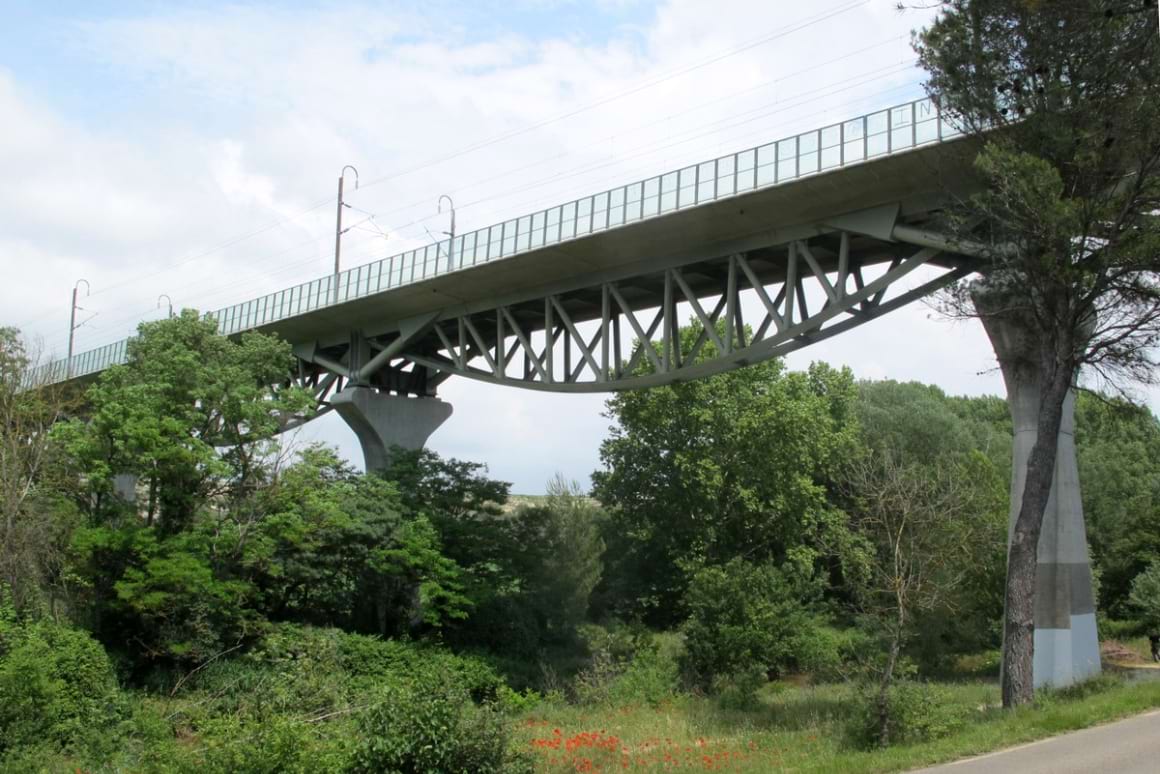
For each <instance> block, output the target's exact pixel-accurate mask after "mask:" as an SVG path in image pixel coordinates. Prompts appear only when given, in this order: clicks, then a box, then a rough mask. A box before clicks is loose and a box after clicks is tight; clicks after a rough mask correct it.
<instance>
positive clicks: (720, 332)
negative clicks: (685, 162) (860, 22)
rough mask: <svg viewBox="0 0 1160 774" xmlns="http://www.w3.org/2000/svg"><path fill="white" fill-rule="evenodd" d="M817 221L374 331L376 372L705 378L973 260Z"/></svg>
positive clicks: (581, 379)
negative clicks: (712, 254) (776, 240)
mask: <svg viewBox="0 0 1160 774" xmlns="http://www.w3.org/2000/svg"><path fill="white" fill-rule="evenodd" d="M819 231H820V233H818V235H816V236H813V237H810V238H808V239H796V240H790V241H787V242H784V243H782V244H778V245H770V246H766V247H763V248H760V249H754V250H749V251H746V252H735V253H729V254H726V255H723V256H720V257H716V258H712V259H708V260H701V261H697V262H695V263H690V264H686V265H683V266H677V267H669V268H664V269H660V270H658V271H654V272H651V273H647V274H642V275H639V276H634V277H630V278H627V279H618V280H613V281H603V282H595V283H592V284H588V285H583V286H580V287H576V288H574V289H571V290H568V291H566V292H558V293H543V294H540V295H532V296H531V297H526V298H522V299H519V300H517V301H514V302H512V303H508V304H503V305H497V306H495V307H491V308H486V309H479V310H474V311H471V312H463V313H458V314H448V315H441V316H437V317H433V318H432V319H431V320H428V321H425V322H424V323H423V324H421V325H419V326H417V327H416V328H414V329H413V330H412V331H410V332H409V333H408V334H407V335H405V336H404V335H400V336H398V337H396V338H395V339H394V340H393V341H392V342H390V343H387V344H381V343H375V344H372V348H373V347H374V346H380V347H381V350H380V351H381V352H382V353H383V354H382V356H381V357H380V358H379V360H381V361H382V368H381V369H379V370H378V371H375V372H374V373H373V374H371V375H370V378H369V383H370V384H371V385H372V386H378V387H380V389H390V388H391V385H392V384H393V385H395V386H396V390H397V391H400V392H405V393H407V394H411V391H409V390H398V389H397V386H398V384H399V383H400V378H403V379H406V378H410V379H412V380H414V378H415V377H416V376H417V375H422V376H423V377H424V381H425V383H426V382H427V381H429V382H430V383H432V384H438V383H439V382H441V381H442V380H444V379H446V378H448V377H449V376H463V377H467V378H471V379H476V380H480V381H484V382H490V383H493V384H501V385H505V386H512V387H521V388H525V389H533V390H544V391H550V392H607V391H615V390H625V389H637V388H643V387H654V386H659V385H665V384H672V383H675V382H681V381H687V380H691V379H699V378H704V377H707V376H711V375H714V374H718V373H722V372H725V371H729V370H732V369H735V368H741V367H743V366H746V365H750V364H753V363H759V362H761V361H764V360H768V359H770V358H773V357H778V356H781V355H784V354H786V353H788V352H792V351H794V350H796V349H800V348H802V347H804V346H807V345H809V344H812V343H814V342H816V341H820V340H823V339H825V338H828V337H830V336H833V335H836V334H838V333H841V332H843V331H846V330H849V329H851V328H853V327H856V326H858V325H861V324H863V323H865V322H867V321H868V320H870V319H873V318H875V317H878V316H880V315H882V314H885V313H887V312H890V311H892V310H894V309H897V308H899V307H901V306H903V305H905V304H907V303H910V302H911V301H914V300H916V299H918V298H921V297H923V296H925V295H928V294H930V293H931V292H933V291H935V290H936V289H938V288H939V287H942V286H945V285H947V284H949V283H951V282H953V281H955V280H956V279H958V278H960V277H963V276H965V275H966V274H968V273H970V272H971V271H973V270H974V267H975V261H974V259H972V258H971V257H969V256H967V255H963V254H961V253H959V252H951V251H950V250H951V249H952V248H951V247H950V245H949V243H946V242H945V241H943V240H939V239H938V238H937V237H930V236H929V235H924V234H922V233H921V232H918V231H916V230H914V229H906V228H902V229H895V230H894V231H892V232H891V234H890V236H891V239H897V234H896V233H895V232H897V231H902V232H904V233H905V234H906V236H907V237H908V238H909V240H910V243H908V242H903V241H891V239H885V238H883V235H882V234H881V233H880V234H879V235H878V236H877V237H875V236H870V235H867V234H863V233H855V232H852V231H848V230H841V229H820V230H819ZM915 245H921V247H919V248H918V249H917V250H916V247H915ZM924 266H925V267H932V268H934V269H935V270H936V271H937V275H936V276H935V277H934V278H932V279H928V280H927V281H925V282H923V283H921V284H920V285H918V286H917V287H912V288H902V283H901V281H902V280H903V279H904V278H905V277H906V276H907V275H909V274H911V273H912V272H913V271H915V270H916V269H918V268H920V267H924ZM875 272H877V274H876V275H875ZM746 296H749V297H752V298H754V299H755V300H756V301H755V304H754V305H756V306H758V307H759V308H760V309H761V311H762V319H760V321H755V322H757V325H756V326H752V325H749V324H747V323H746V321H745V319H744V314H743V307H744V306H745V304H743V298H745V297H746ZM811 298H812V299H813V304H814V309H813V310H811V309H810V300H811ZM710 300H712V303H711V305H709V301H710ZM819 302H820V303H819ZM682 304H684V305H687V307H688V308H689V309H690V310H691V312H692V322H693V324H694V326H695V327H696V339H695V342H694V344H693V346H692V347H691V348H690V349H689V350H688V351H683V350H682V347H681V346H680V343H679V342H680V338H679V335H680V328H681V327H682V321H681V320H680V319H678V306H679V305H682ZM707 306H708V307H709V308H707ZM582 328H588V332H587V333H586V332H585V331H584V330H582ZM626 342H627V347H626ZM709 345H711V346H709ZM707 346H708V347H709V349H707V350H706V347H707ZM628 349H630V350H631V351H627V350H628ZM351 351H353V345H352V350H351ZM702 353H707V354H708V356H707V357H703V358H702V357H701V355H702ZM626 354H627V357H626V356H625V355H626ZM364 362H365V359H364ZM335 365H337V364H335ZM344 365H345V364H344ZM350 372H351V373H354V369H351V371H350ZM383 374H389V375H391V377H392V378H391V379H384V378H383ZM414 394H423V393H421V392H418V391H415V392H414ZM426 394H433V389H432V391H431V392H428V393H426Z"/></svg>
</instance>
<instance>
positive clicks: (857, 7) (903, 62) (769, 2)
mask: <svg viewBox="0 0 1160 774" xmlns="http://www.w3.org/2000/svg"><path fill="white" fill-rule="evenodd" d="M931 13H932V11H924V10H907V11H904V12H900V11H898V10H897V9H896V1H895V0H818V2H812V3H802V2H799V1H798V0H792V1H791V0H714V1H713V2H707V1H706V0H663V1H661V2H645V0H507V1H506V2H498V1H495V2H493V1H492V0H475V1H473V2H452V1H451V0H425V1H424V2H376V3H365V4H363V3H353V2H329V3H316V2H300V1H294V2H278V3H241V2H239V3H219V2H213V1H212V0H211V1H208V2H197V3H192V2H190V3H186V2H147V1H145V0H124V1H122V2H96V1H94V0H88V1H86V2H79V1H78V2H66V1H63V0H60V1H57V2H30V1H29V2H25V1H23V0H0V18H3V19H4V20H5V21H4V24H3V25H0V170H3V175H0V310H2V311H0V324H3V325H15V326H18V327H19V328H21V329H22V331H23V332H24V333H25V335H26V336H27V337H28V338H29V339H30V340H31V341H33V342H34V343H35V344H36V345H37V346H38V347H39V349H40V351H41V352H43V353H44V355H45V356H51V355H56V356H62V355H63V354H64V352H65V349H66V346H67V336H68V317H69V302H70V294H71V292H72V289H73V287H74V284H75V283H76V282H77V281H78V280H79V279H82V278H83V279H85V280H87V282H88V285H89V289H90V291H91V292H90V293H89V294H88V295H86V294H85V291H84V286H83V285H82V286H81V288H82V289H81V293H80V295H81V298H80V306H81V307H82V308H83V309H82V311H80V312H78V321H83V325H82V326H81V327H80V328H78V330H77V332H76V337H77V343H76V350H77V351H78V352H81V351H84V350H87V349H91V348H93V347H96V346H100V345H102V344H106V343H109V342H112V341H116V340H118V339H121V338H124V337H125V336H127V335H130V334H132V332H133V330H134V328H135V326H136V325H137V323H139V322H140V321H142V320H150V319H158V318H160V317H162V316H163V315H165V314H166V313H167V306H168V301H167V300H166V299H171V300H172V302H173V304H174V305H175V307H178V308H182V307H191V308H196V309H199V310H201V311H207V310H215V309H219V308H221V307H224V306H227V305H229V304H232V303H236V302H239V301H245V300H247V299H249V298H252V297H256V296H259V295H261V294H264V293H267V292H271V291H274V290H279V289H281V288H284V287H289V286H291V285H294V284H297V283H299V282H302V281H305V280H308V279H312V278H315V277H318V276H322V275H324V274H326V273H329V272H330V271H331V268H332V266H333V249H334V221H333V218H334V203H335V202H334V197H335V193H336V192H335V186H336V182H337V177H338V175H339V172H340V170H341V169H342V168H343V166H344V165H346V164H350V165H353V166H354V167H355V168H356V169H357V171H358V175H359V187H358V189H357V190H352V189H351V184H350V181H351V177H349V176H348V178H347V180H348V182H347V187H346V201H347V202H348V203H350V204H351V205H352V210H350V211H348V214H347V216H346V224H347V225H351V224H353V225H354V228H353V229H352V230H351V231H350V232H349V233H348V234H347V235H346V236H345V237H344V242H343V248H342V255H343V266H344V268H346V267H351V266H354V265H357V264H359V263H366V262H369V261H372V260H378V259H380V258H383V257H386V256H388V255H393V254H396V253H399V252H402V251H403V250H407V249H411V248H414V247H416V246H418V245H421V244H425V243H429V242H430V241H432V239H433V237H432V236H431V235H432V234H439V233H440V232H442V231H444V230H446V229H447V228H448V224H447V221H446V218H447V215H446V213H443V214H440V213H439V212H438V207H437V202H438V199H439V197H440V196H441V195H442V194H447V195H450V196H451V197H452V198H453V199H454V201H455V204H456V212H457V230H458V231H459V232H460V233H466V232H467V231H469V230H473V229H475V228H478V227H481V226H486V225H490V224H491V223H494V222H497V221H500V220H503V219H504V218H507V217H512V216H515V215H522V214H526V213H528V212H530V211H532V210H534V209H543V208H545V207H547V206H551V205H554V204H558V203H560V202H563V201H567V200H570V199H574V198H576V197H578V196H580V195H584V194H591V193H594V192H597V191H601V190H604V189H606V188H609V187H611V186H613V185H616V184H623V183H626V182H631V181H634V180H637V179H640V178H643V177H646V176H650V175H653V174H657V173H660V172H665V171H669V170H671V169H675V168H677V167H679V166H683V165H685V164H688V163H694V162H697V161H702V160H705V159H708V158H712V157H714V156H717V155H721V154H723V153H726V152H733V151H737V150H742V149H745V148H749V147H752V146H755V145H758V144H762V143H765V142H768V141H770V140H773V139H778V138H780V137H783V136H786V135H790V134H793V133H795V132H798V131H803V130H807V129H811V128H816V127H820V126H824V125H827V124H830V123H834V122H836V121H839V120H842V119H844V118H849V117H853V116H856V115H860V114H862V113H867V112H870V111H873V110H878V109H881V108H885V107H888V106H891V105H894V104H898V103H902V102H905V101H907V100H910V99H914V98H917V97H920V96H922V87H921V83H922V72H921V71H920V70H919V69H917V68H916V66H915V58H914V53H913V51H912V49H911V47H910V35H911V31H912V30H913V29H916V28H920V27H922V25H923V24H925V23H926V22H927V21H928V20H929V18H930V14H931ZM162 294H164V297H162ZM813 360H824V361H826V362H829V363H831V364H834V365H846V366H849V367H850V368H851V369H852V370H853V371H854V374H855V375H856V376H857V377H858V378H862V379H883V378H891V379H898V380H919V381H923V382H927V383H933V384H937V385H939V386H941V387H942V388H944V389H945V390H946V391H947V392H949V393H952V394H970V395H977V394H1002V392H1003V389H1002V380H1001V378H1000V376H999V374H998V372H997V370H996V366H995V362H994V356H993V354H992V351H991V349H990V345H989V344H988V342H987V340H986V338H985V335H984V334H983V331H982V328H981V326H980V325H979V324H978V323H977V322H974V321H965V322H963V321H960V322H951V321H948V320H946V319H943V318H941V317H940V316H939V315H938V314H937V313H936V312H935V311H933V310H932V309H931V308H930V307H928V306H926V305H924V304H922V303H918V304H913V305H911V306H909V307H907V308H905V309H902V310H899V311H897V312H895V313H893V314H891V315H888V316H886V317H883V318H881V319H879V320H876V321H874V322H871V323H869V324H866V325H864V326H861V327H859V328H856V329H854V330H852V331H850V332H848V333H846V334H843V335H841V336H838V337H835V338H833V339H830V340H827V341H825V342H821V343H819V344H816V345H814V346H812V347H808V348H806V349H804V350H801V351H799V352H796V353H794V354H793V355H791V356H790V357H789V358H788V364H789V366H790V367H791V368H795V369H800V368H805V367H806V366H808V364H809V363H810V362H811V361H813ZM440 396H441V397H442V398H443V399H444V400H447V401H449V402H450V403H452V404H453V406H454V409H455V413H454V414H453V416H452V417H451V419H450V420H449V421H448V422H447V423H446V424H445V425H443V427H441V428H440V429H439V430H438V431H436V433H435V434H434V435H433V436H432V437H431V440H430V443H429V446H430V447H431V448H433V449H434V450H435V451H437V452H439V453H440V454H442V455H445V456H452V457H457V458H461V459H467V460H473V461H477V462H482V463H486V464H487V465H488V468H489V472H490V474H491V475H492V476H493V477H496V478H499V479H501V480H505V481H510V482H512V484H513V487H512V489H513V491H514V492H517V493H526V494H534V493H538V492H542V491H543V489H544V486H545V484H546V482H547V481H548V480H549V479H550V478H552V477H553V476H554V475H555V474H557V473H561V474H563V475H564V476H565V477H566V478H568V479H573V480H576V481H578V482H580V483H581V484H582V485H585V486H586V485H587V484H588V481H589V476H590V474H591V473H592V472H593V471H594V470H596V469H598V467H599V465H600V461H599V446H600V442H601V440H602V439H603V438H604V437H606V435H607V430H608V420H607V419H606V418H605V417H604V416H603V405H604V397H603V396H600V395H568V394H562V395H554V394H547V393H540V392H533V391H525V390H520V389H515V388H511V387H498V386H493V385H488V384H483V383H480V382H475V381H471V380H466V379H455V378H453V379H451V380H449V381H448V382H446V383H445V384H444V385H443V386H442V387H441V388H440ZM1149 397H1151V396H1150V395H1149ZM1150 402H1152V401H1150ZM316 441H317V442H325V443H330V444H335V445H337V446H338V447H339V448H340V450H341V451H342V453H343V454H344V455H346V456H347V457H348V458H350V459H351V460H352V461H353V462H356V463H358V464H361V453H360V451H359V448H358V444H357V441H356V440H355V437H354V435H353V433H351V432H350V431H349V430H348V429H347V428H346V427H345V425H343V424H342V421H341V419H339V418H338V417H337V416H334V415H333V414H331V415H327V416H325V417H323V418H321V419H319V420H318V421H316V422H312V423H310V424H308V425H307V426H306V427H305V428H303V429H302V430H301V431H299V432H298V433H297V435H296V437H295V439H294V442H295V443H300V444H301V443H310V442H316Z"/></svg>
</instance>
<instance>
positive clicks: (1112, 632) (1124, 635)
mask: <svg viewBox="0 0 1160 774" xmlns="http://www.w3.org/2000/svg"><path fill="white" fill-rule="evenodd" d="M1097 620H1098V622H1099V629H1100V639H1101V640H1120V641H1121V642H1122V641H1124V640H1130V639H1133V638H1135V637H1143V636H1145V635H1146V634H1148V627H1147V626H1146V625H1145V624H1144V623H1143V622H1142V621H1134V620H1127V621H1117V620H1116V619H1114V618H1105V617H1103V616H1102V615H1101V616H1097Z"/></svg>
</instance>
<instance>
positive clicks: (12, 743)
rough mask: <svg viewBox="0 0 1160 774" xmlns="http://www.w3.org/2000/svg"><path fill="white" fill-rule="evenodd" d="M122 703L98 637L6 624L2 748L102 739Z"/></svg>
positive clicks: (0, 662)
mask: <svg viewBox="0 0 1160 774" xmlns="http://www.w3.org/2000/svg"><path fill="white" fill-rule="evenodd" d="M123 711H124V704H123V702H122V698H121V694H120V690H119V688H118V686H117V681H116V677H115V676H114V673H113V666H112V663H111V662H110V661H109V657H108V655H107V654H106V653H105V651H104V649H103V648H102V647H101V646H100V644H99V643H98V642H96V640H94V639H93V638H91V637H90V636H89V635H87V634H85V633H84V632H81V631H77V630H75V629H69V628H67V627H64V626H60V625H57V624H53V623H47V622H45V623H38V624H33V625H31V626H27V627H5V629H4V631H3V634H2V639H0V753H4V752H7V751H8V750H11V749H14V748H17V747H21V746H24V745H32V744H36V745H49V746H57V747H65V746H70V745H72V744H76V743H77V742H78V741H79V740H80V739H81V738H82V737H83V738H85V739H86V740H92V741H100V736H101V733H102V731H103V730H104V729H107V728H108V727H109V726H111V725H113V724H115V723H116V722H117V721H118V720H119V719H120V718H121V717H122V716H123Z"/></svg>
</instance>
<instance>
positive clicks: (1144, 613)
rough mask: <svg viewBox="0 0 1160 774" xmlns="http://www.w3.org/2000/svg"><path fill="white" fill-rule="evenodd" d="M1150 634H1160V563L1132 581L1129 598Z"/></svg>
mask: <svg viewBox="0 0 1160 774" xmlns="http://www.w3.org/2000/svg"><path fill="white" fill-rule="evenodd" d="M1128 599H1129V602H1130V603H1131V605H1132V607H1134V608H1135V609H1136V613H1137V615H1139V616H1140V621H1141V622H1142V623H1143V624H1144V626H1145V627H1146V628H1147V630H1148V633H1149V634H1160V561H1154V562H1152V564H1150V565H1148V568H1147V569H1146V570H1144V571H1143V572H1142V573H1140V574H1139V575H1137V576H1136V577H1135V579H1133V580H1132V592H1131V594H1130V595H1129V597H1128Z"/></svg>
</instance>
